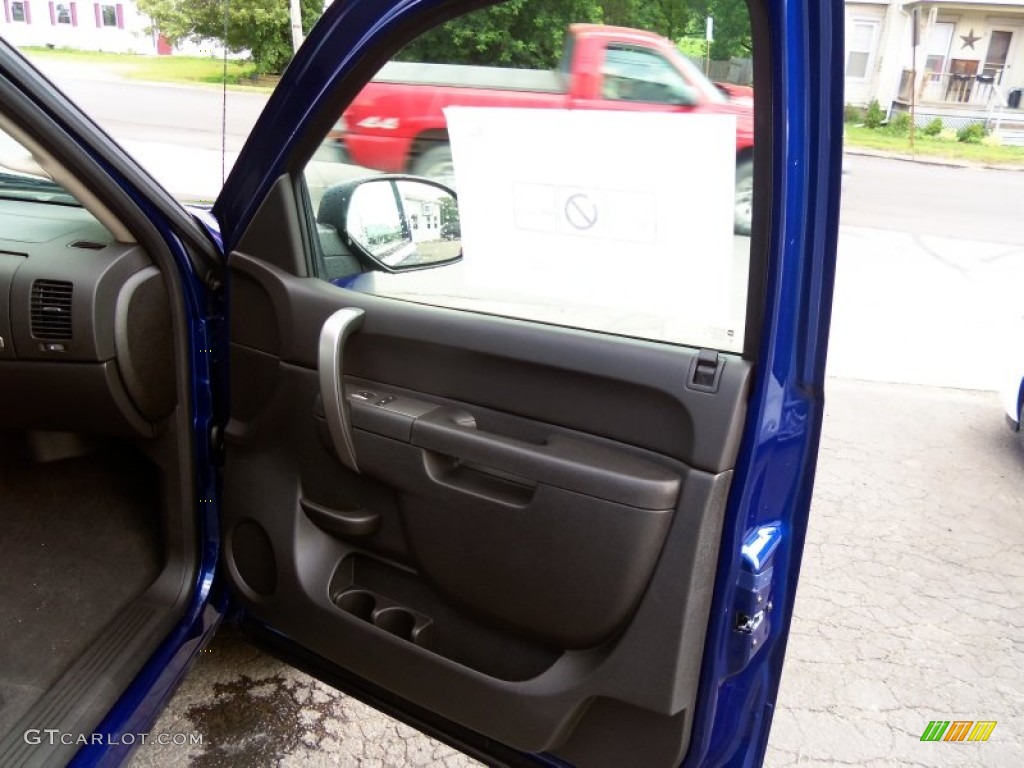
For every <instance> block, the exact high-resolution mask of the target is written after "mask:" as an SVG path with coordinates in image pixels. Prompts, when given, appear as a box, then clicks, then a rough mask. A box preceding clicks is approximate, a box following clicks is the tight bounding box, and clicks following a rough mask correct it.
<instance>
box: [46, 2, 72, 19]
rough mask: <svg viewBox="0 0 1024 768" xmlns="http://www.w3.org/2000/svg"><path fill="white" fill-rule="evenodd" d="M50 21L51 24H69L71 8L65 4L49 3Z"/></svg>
mask: <svg viewBox="0 0 1024 768" xmlns="http://www.w3.org/2000/svg"><path fill="white" fill-rule="evenodd" d="M50 21H51V22H52V23H53V24H71V23H72V19H71V6H70V5H68V4H67V3H57V4H56V5H54V4H53V3H50Z"/></svg>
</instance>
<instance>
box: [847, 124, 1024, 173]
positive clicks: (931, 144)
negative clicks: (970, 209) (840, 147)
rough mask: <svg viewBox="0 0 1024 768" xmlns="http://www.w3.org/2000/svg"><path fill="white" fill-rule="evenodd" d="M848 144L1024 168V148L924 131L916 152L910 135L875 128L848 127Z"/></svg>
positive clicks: (906, 153) (918, 137)
mask: <svg viewBox="0 0 1024 768" xmlns="http://www.w3.org/2000/svg"><path fill="white" fill-rule="evenodd" d="M846 144H847V145H848V146H851V147H868V148H870V149H880V150H884V151H886V152H897V153H899V154H902V155H910V154H914V155H927V156H931V157H945V158H949V159H952V160H966V161H968V162H974V163H983V164H986V165H1024V147H990V146H987V145H985V144H964V143H962V142H959V141H943V140H941V139H937V138H934V137H931V136H923V135H921V131H920V130H918V132H917V135H916V136H915V138H914V149H913V151H911V149H910V139H909V138H908V137H907V136H899V135H896V134H893V133H889V132H888V131H887V130H885V129H884V128H874V129H872V128H865V127H864V126H858V125H850V124H847V125H846Z"/></svg>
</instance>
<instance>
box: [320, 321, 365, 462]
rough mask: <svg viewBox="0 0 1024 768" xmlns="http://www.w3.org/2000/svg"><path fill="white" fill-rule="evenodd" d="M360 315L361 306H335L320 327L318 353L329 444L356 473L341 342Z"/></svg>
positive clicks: (349, 333)
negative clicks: (340, 307) (329, 437)
mask: <svg viewBox="0 0 1024 768" xmlns="http://www.w3.org/2000/svg"><path fill="white" fill-rule="evenodd" d="M364 314H365V312H364V311H363V310H361V309H356V308H355V307H347V308H345V309H339V310H338V311H337V312H335V313H334V314H333V315H331V316H330V317H329V318H327V321H326V322H325V323H324V325H323V327H322V328H321V329H320V347H319V354H318V367H319V373H320V397H321V399H322V400H323V403H324V418H325V419H326V420H327V430H328V432H329V433H330V435H331V444H332V445H333V446H334V452H335V454H337V456H338V459H339V460H340V461H341V463H342V464H344V465H345V466H346V467H348V468H349V469H351V470H352V471H353V472H358V471H359V467H358V466H356V449H355V444H354V443H353V442H352V425H351V421H350V420H349V412H348V407H349V406H348V401H347V400H346V399H345V378H344V371H343V370H342V362H343V359H344V356H345V341H346V340H347V339H348V337H349V336H351V335H352V334H353V333H354V332H355V331H356V330H358V329H359V326H361V325H362V324H363V315H364Z"/></svg>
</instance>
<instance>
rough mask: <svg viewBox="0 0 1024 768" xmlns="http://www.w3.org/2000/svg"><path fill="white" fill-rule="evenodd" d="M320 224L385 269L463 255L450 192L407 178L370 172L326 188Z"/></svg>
mask: <svg viewBox="0 0 1024 768" xmlns="http://www.w3.org/2000/svg"><path fill="white" fill-rule="evenodd" d="M318 219H319V220H320V221H321V222H324V223H327V224H331V225H333V226H334V227H335V228H336V229H337V230H338V235H339V236H340V237H341V239H342V242H344V243H345V245H346V246H348V248H350V249H351V250H353V251H354V252H355V253H356V255H357V256H359V257H361V259H362V260H363V261H366V262H369V263H370V264H371V265H372V266H373V267H374V268H376V269H381V270H383V271H385V272H407V271H411V270H414V269H427V268H430V267H439V266H442V265H445V264H451V263H453V262H456V261H458V260H459V259H461V258H462V227H461V224H460V222H459V206H458V200H457V198H456V196H455V192H454V191H453V190H451V189H449V188H448V187H446V186H444V185H443V184H440V183H438V182H436V181H431V180H429V179H422V178H418V177H411V176H373V177H370V178H364V179H358V180H354V181H346V182H344V183H342V184H339V185H337V186H336V187H334V188H332V189H330V190H328V192H327V193H326V194H325V195H324V199H323V201H322V202H321V205H320V215H319V216H318Z"/></svg>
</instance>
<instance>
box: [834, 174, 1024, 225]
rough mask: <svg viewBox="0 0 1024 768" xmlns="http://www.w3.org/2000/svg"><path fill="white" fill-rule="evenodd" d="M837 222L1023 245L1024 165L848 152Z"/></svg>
mask: <svg viewBox="0 0 1024 768" xmlns="http://www.w3.org/2000/svg"><path fill="white" fill-rule="evenodd" d="M844 165H845V166H846V169H847V173H846V174H844V177H843V204H842V216H841V218H840V223H841V224H842V225H847V226H855V227H872V228H875V229H880V230H889V231H895V232H917V233H927V234H928V235H930V236H933V237H946V238H956V239H959V240H973V241H985V242H991V243H1001V244H1010V245H1024V171H1000V170H990V169H984V168H956V167H948V166H939V165H931V164H929V163H926V162H906V161H898V160H890V159H886V158H878V157H868V156H861V155H847V157H846V161H845V163H844Z"/></svg>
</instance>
